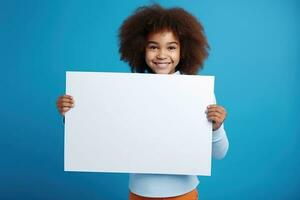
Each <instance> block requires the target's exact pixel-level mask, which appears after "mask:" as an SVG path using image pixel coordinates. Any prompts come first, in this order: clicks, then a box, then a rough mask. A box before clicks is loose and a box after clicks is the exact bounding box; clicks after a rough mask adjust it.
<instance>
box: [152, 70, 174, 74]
mask: <svg viewBox="0 0 300 200" xmlns="http://www.w3.org/2000/svg"><path fill="white" fill-rule="evenodd" d="M153 71H154V72H155V73H156V74H173V72H172V71H173V70H172V69H154V70H153Z"/></svg>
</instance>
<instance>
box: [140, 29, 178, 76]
mask: <svg viewBox="0 0 300 200" xmlns="http://www.w3.org/2000/svg"><path fill="white" fill-rule="evenodd" d="M145 54H146V55H145V57H146V58H145V60H146V63H147V65H148V66H149V67H150V68H151V69H152V71H153V72H155V73H156V74H173V73H174V72H175V68H176V66H177V65H178V63H179V60H180V43H179V41H178V40H177V38H176V37H175V36H174V34H173V32H171V31H163V32H158V33H150V34H149V35H148V37H147V45H146V53H145Z"/></svg>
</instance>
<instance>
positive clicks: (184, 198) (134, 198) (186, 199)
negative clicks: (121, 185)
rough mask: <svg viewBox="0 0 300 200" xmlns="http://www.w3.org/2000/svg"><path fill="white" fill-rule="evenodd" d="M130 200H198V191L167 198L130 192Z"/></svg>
mask: <svg viewBox="0 0 300 200" xmlns="http://www.w3.org/2000/svg"><path fill="white" fill-rule="evenodd" d="M129 200H198V191H197V189H194V190H192V191H191V192H188V193H186V194H183V195H179V196H175V197H165V198H151V197H143V196H139V195H136V194H134V193H132V192H130V193H129Z"/></svg>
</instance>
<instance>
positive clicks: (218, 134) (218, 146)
mask: <svg viewBox="0 0 300 200" xmlns="http://www.w3.org/2000/svg"><path fill="white" fill-rule="evenodd" d="M212 134H213V135H212V157H213V158H215V159H218V160H219V159H223V158H224V157H225V156H226V153H227V151H228V148H229V142H228V138H227V135H226V132H225V129H224V124H222V126H221V127H220V128H219V129H217V130H215V131H213V133H212Z"/></svg>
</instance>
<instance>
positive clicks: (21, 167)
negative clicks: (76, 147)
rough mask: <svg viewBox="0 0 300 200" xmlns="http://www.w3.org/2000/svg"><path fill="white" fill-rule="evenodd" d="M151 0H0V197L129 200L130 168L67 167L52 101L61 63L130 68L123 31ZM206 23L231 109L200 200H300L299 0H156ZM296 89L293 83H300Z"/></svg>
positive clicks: (220, 88) (219, 85)
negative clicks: (224, 141) (224, 150)
mask: <svg viewBox="0 0 300 200" xmlns="http://www.w3.org/2000/svg"><path fill="white" fill-rule="evenodd" d="M152 2H153V1H142V0H132V1H115V0H110V1H108V0H107V1H96V0H95V1H60V0H52V1H42V0H41V1H40V0H36V1H34V0H28V1H24V0H19V1H17V0H1V1H0V67H1V75H0V77H1V78H0V89H1V90H0V91H1V98H0V103H1V104H0V105H1V111H0V135H1V139H0V144H1V145H0V152H1V158H0V199H108V200H110V199H112V200H114V199H117V200H125V199H127V198H128V174H113V173H78V172H76V173H75V172H64V169H63V163H64V150H63V148H64V130H63V128H64V127H63V123H62V118H61V117H60V115H59V113H58V112H57V110H56V105H55V103H56V99H57V97H58V96H60V95H62V94H64V91H65V71H67V70H71V71H72V70H76V71H77V70H78V71H100V72H130V70H129V67H128V65H127V64H126V63H123V62H121V61H120V58H119V53H118V38H117V35H118V28H119V26H120V25H121V23H122V21H123V20H124V19H125V18H126V17H127V16H129V15H130V14H132V12H133V11H134V10H135V9H136V8H137V7H138V6H142V5H149V4H150V3H152ZM156 2H157V3H160V4H161V5H162V6H165V7H173V6H179V7H183V8H185V9H186V10H188V11H189V12H191V13H192V14H194V15H195V16H196V17H197V18H198V19H199V20H200V21H201V22H202V23H203V25H204V27H205V32H206V35H207V38H208V40H209V43H210V47H211V50H210V56H209V58H208V59H207V60H206V62H205V67H204V70H203V71H202V72H201V74H203V75H214V76H215V77H216V83H215V93H216V96H217V99H218V103H219V104H220V105H223V106H224V107H225V108H226V109H227V110H228V117H227V120H226V123H225V128H226V131H227V134H228V138H229V141H230V148H229V152H228V154H227V157H226V158H225V159H223V160H220V161H219V160H213V162H212V176H210V177H200V181H201V183H200V185H199V187H198V189H199V194H200V199H210V200H213V199H230V200H234V199H244V200H248V199H249V200H250V199H273V200H277V199H278V200H279V199H289V200H290V199H295V200H296V199H299V198H300V194H299V192H298V191H297V190H298V189H299V187H300V173H299V171H298V169H299V166H300V148H299V140H300V128H299V125H298V123H299V113H300V109H299V103H298V102H299V101H300V96H299V91H300V90H299V88H298V87H297V86H299V80H298V79H297V76H298V75H299V67H300V57H299V52H300V40H299V35H300V2H299V1H297V0H251V1H250V0H249V1H247V0H242V1H238V0H236V1H235V0H228V1H216V0H199V1H183V0H182V1H175V0H170V1H167V0H165V1H156ZM297 88H298V89H297Z"/></svg>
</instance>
